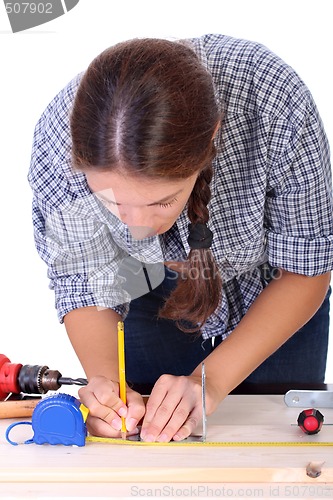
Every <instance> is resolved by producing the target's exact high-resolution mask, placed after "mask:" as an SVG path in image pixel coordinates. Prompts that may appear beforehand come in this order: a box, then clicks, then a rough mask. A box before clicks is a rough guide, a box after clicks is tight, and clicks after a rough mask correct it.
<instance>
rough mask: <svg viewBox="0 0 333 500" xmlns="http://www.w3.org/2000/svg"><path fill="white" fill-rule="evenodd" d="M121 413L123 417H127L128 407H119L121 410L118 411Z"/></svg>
mask: <svg viewBox="0 0 333 500" xmlns="http://www.w3.org/2000/svg"><path fill="white" fill-rule="evenodd" d="M118 413H119V415H120V416H121V417H126V414H127V410H126V408H124V407H123V406H122V407H121V408H119V411H118Z"/></svg>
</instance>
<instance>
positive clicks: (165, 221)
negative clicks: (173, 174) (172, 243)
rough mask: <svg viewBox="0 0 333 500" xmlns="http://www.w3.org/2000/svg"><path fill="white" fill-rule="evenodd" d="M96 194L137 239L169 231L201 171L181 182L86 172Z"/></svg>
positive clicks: (121, 174) (89, 183) (113, 173)
mask: <svg viewBox="0 0 333 500" xmlns="http://www.w3.org/2000/svg"><path fill="white" fill-rule="evenodd" d="M85 176H86V179H87V182H88V185H89V187H90V189H91V190H92V191H93V192H94V193H95V195H96V197H97V198H98V199H99V200H100V201H101V202H102V203H103V204H104V205H105V206H106V207H107V208H108V210H110V212H112V213H113V214H114V215H116V216H117V217H118V218H119V219H120V220H121V221H122V222H123V223H124V224H126V225H127V226H128V228H129V230H130V232H131V234H132V236H133V238H136V239H143V238H146V237H148V236H154V235H156V234H162V233H165V232H166V231H167V230H168V229H170V228H171V227H172V226H173V224H174V222H175V221H176V220H177V218H178V217H179V215H180V214H181V212H182V210H183V209H184V207H185V205H186V202H187V200H188V199H189V196H190V194H191V192H192V189H193V187H194V184H195V181H196V179H197V177H198V173H195V174H194V175H192V176H191V177H188V178H186V179H181V180H177V181H169V180H168V181H165V180H155V179H154V180H152V179H143V178H140V177H134V176H131V175H126V174H123V173H115V172H102V171H95V172H85Z"/></svg>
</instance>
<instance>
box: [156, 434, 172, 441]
mask: <svg viewBox="0 0 333 500" xmlns="http://www.w3.org/2000/svg"><path fill="white" fill-rule="evenodd" d="M157 441H158V442H159V443H167V442H168V441H169V437H168V436H167V434H161V435H160V436H158V438H157Z"/></svg>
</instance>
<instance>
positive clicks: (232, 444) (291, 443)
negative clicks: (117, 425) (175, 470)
mask: <svg viewBox="0 0 333 500" xmlns="http://www.w3.org/2000/svg"><path fill="white" fill-rule="evenodd" d="M86 442H92V443H110V444H123V445H131V446H220V447H221V446H224V447H228V446H230V447H236V446H239V447H243V446H333V442H329V441H190V440H184V441H171V442H168V443H157V442H153V443H152V442H147V441H132V440H129V439H120V438H104V437H96V436H88V437H87V438H86Z"/></svg>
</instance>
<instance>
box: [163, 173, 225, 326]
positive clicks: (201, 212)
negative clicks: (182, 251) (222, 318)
mask: <svg viewBox="0 0 333 500" xmlns="http://www.w3.org/2000/svg"><path fill="white" fill-rule="evenodd" d="M212 175H213V169H212V167H211V166H209V167H206V168H205V169H204V170H203V171H202V172H201V173H200V174H199V176H198V179H197V181H196V183H195V185H194V188H193V191H192V193H191V196H190V198H189V201H188V216H189V219H190V221H191V223H193V224H196V223H201V224H206V223H207V222H208V219H209V211H208V207H207V205H208V203H209V201H210V198H211V191H210V187H209V184H210V181H211V179H212ZM221 288H222V281H221V277H220V274H219V271H218V268H217V265H216V262H215V260H214V256H213V254H212V251H211V250H210V249H209V248H203V249H195V250H194V249H191V250H190V252H189V255H188V258H187V265H186V267H185V272H184V274H182V276H181V277H179V278H178V283H177V287H176V288H175V290H173V292H172V293H171V295H170V296H169V298H168V299H167V300H166V302H165V304H164V306H163V307H162V309H161V311H160V314H159V315H160V317H162V318H167V319H171V320H174V321H176V322H177V326H178V327H179V328H180V329H181V330H183V331H185V332H196V331H198V330H200V328H201V327H202V326H203V324H204V323H205V321H206V320H207V318H208V317H209V316H210V315H211V314H212V313H213V312H214V311H215V309H216V308H217V306H218V304H219V301H220V296H221ZM187 323H190V324H191V325H192V326H188V325H187Z"/></svg>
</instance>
